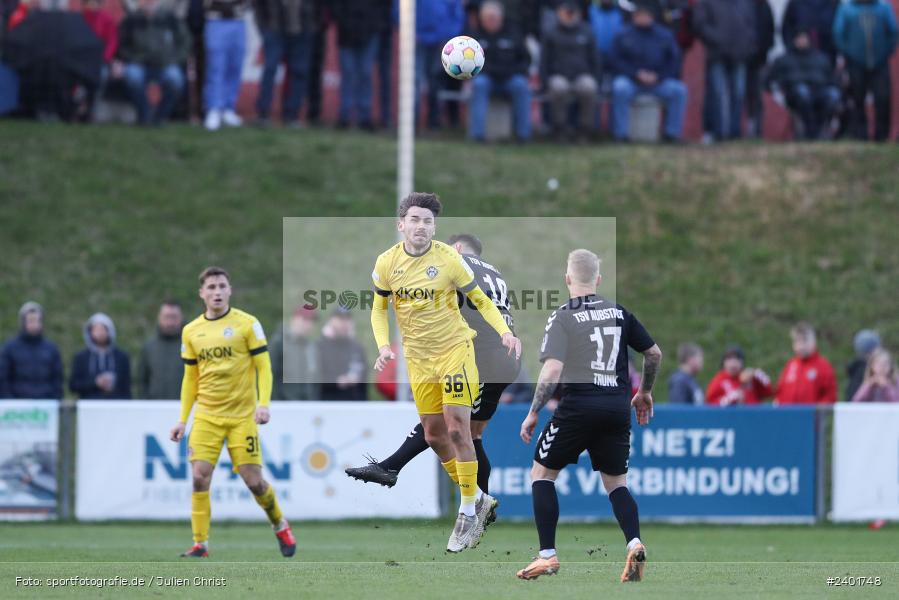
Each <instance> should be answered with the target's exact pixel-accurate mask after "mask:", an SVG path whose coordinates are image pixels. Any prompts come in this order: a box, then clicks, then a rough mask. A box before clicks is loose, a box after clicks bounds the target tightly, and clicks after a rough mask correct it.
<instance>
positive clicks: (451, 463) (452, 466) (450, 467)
mask: <svg viewBox="0 0 899 600" xmlns="http://www.w3.org/2000/svg"><path fill="white" fill-rule="evenodd" d="M440 464H442V465H443V468H444V469H446V472H447V473H448V474H449V476H450V479H452V480H453V481H454V482H455V483H456V484H457V485H458V483H459V474H458V468H457V464H458V463H456V459H455V458H451V459H449V460H448V461H446V462H445V463H440Z"/></svg>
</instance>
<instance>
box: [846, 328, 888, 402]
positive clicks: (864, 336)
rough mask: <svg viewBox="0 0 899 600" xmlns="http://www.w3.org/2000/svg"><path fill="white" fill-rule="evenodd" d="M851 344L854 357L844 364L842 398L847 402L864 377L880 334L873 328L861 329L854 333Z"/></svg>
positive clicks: (876, 347)
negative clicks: (845, 379) (844, 390)
mask: <svg viewBox="0 0 899 600" xmlns="http://www.w3.org/2000/svg"><path fill="white" fill-rule="evenodd" d="M852 346H853V348H854V349H855V359H854V360H853V361H852V362H851V363H849V364H848V365H847V366H846V376H847V381H846V395H845V396H844V399H845V400H846V401H847V402H848V401H850V400H852V397H853V396H855V392H857V391H858V388H860V387H861V385H862V382H863V381H864V379H865V369H866V368H867V366H868V359H869V358H870V357H871V353H872V352H874V351H875V350H877V349H878V348H880V334H879V333H877V332H876V331H874V330H873V329H862V330H860V331H859V332H858V333H856V334H855V338H854V339H853V340H852Z"/></svg>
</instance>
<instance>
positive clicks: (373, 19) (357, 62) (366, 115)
mask: <svg viewBox="0 0 899 600" xmlns="http://www.w3.org/2000/svg"><path fill="white" fill-rule="evenodd" d="M390 8H391V5H390V0H333V2H332V5H331V11H332V15H333V16H334V21H335V22H336V23H337V48H338V56H339V58H340V114H339V117H338V121H337V126H338V127H339V128H345V127H348V126H349V125H350V123H351V121H353V120H354V119H355V122H356V124H357V125H358V126H359V127H361V128H362V129H367V130H371V129H373V125H372V114H371V107H372V74H373V73H374V66H375V58H376V57H377V52H378V35H379V34H380V31H381V20H382V18H383V12H384V11H385V10H390ZM437 58H438V61H439V58H440V55H439V53H438V55H437Z"/></svg>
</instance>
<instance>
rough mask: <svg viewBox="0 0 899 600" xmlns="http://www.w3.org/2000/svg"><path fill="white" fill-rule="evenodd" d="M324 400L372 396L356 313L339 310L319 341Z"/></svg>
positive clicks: (363, 398)
mask: <svg viewBox="0 0 899 600" xmlns="http://www.w3.org/2000/svg"><path fill="white" fill-rule="evenodd" d="M317 347H318V364H319V370H320V371H319V373H320V377H319V379H320V381H321V399H322V400H368V382H367V381H366V377H365V375H366V373H367V367H368V363H367V361H366V360H365V349H364V348H362V345H361V344H360V343H359V342H358V341H356V326H355V324H354V323H353V315H352V313H351V312H350V311H349V310H347V309H345V308H342V307H340V308H338V309H337V310H335V311H334V312H333V313H332V314H331V316H330V318H329V319H328V322H327V323H325V326H324V327H323V328H322V337H321V339H319V340H318V342H317Z"/></svg>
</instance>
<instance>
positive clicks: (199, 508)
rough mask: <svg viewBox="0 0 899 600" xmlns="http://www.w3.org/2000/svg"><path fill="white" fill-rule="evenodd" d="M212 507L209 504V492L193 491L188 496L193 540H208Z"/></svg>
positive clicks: (205, 541)
mask: <svg viewBox="0 0 899 600" xmlns="http://www.w3.org/2000/svg"><path fill="white" fill-rule="evenodd" d="M211 514H212V509H211V508H210V505H209V492H194V493H193V494H191V496H190V526H191V529H193V532H194V542H196V543H198V544H199V543H203V544H205V543H207V542H208V541H209V519H210V518H211Z"/></svg>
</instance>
